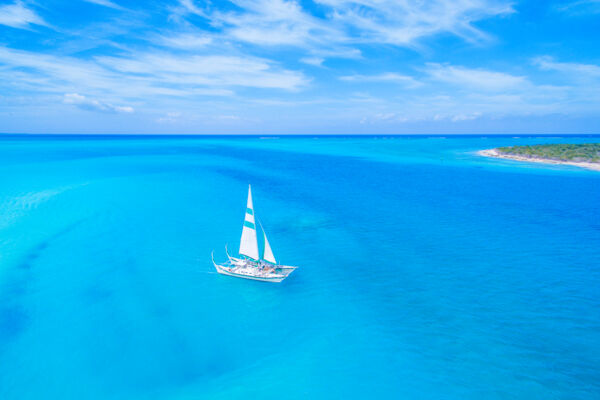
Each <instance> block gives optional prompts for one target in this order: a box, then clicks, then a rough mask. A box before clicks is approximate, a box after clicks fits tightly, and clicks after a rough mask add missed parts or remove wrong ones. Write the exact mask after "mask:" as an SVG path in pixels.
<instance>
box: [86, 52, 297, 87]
mask: <svg viewBox="0 0 600 400" xmlns="http://www.w3.org/2000/svg"><path fill="white" fill-rule="evenodd" d="M96 60H97V61H98V63H99V64H100V65H102V66H104V67H107V68H109V69H111V70H114V71H118V72H120V73H124V74H128V75H133V76H135V77H139V78H142V79H143V78H144V77H153V78H154V79H156V80H159V81H163V82H165V83H169V84H181V85H188V86H190V85H202V86H246V87H254V88H271V89H285V90H296V89H299V88H300V87H302V86H304V85H306V84H307V82H308V81H307V79H306V78H305V77H304V75H302V74H301V73H299V72H295V71H290V70H283V69H279V68H276V67H275V66H274V65H273V63H271V62H270V61H268V60H266V59H261V58H256V57H239V56H220V55H206V56H204V55H173V54H169V53H165V54H160V53H142V54H136V55H135V56H133V57H127V58H125V57H97V58H96Z"/></svg>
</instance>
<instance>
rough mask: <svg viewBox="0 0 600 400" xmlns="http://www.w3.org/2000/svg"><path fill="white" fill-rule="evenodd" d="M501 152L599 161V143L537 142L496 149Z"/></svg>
mask: <svg viewBox="0 0 600 400" xmlns="http://www.w3.org/2000/svg"><path fill="white" fill-rule="evenodd" d="M496 150H497V151H498V152H499V153H501V154H506V155H514V156H520V157H526V158H539V159H545V160H554V161H571V162H592V163H600V143H586V144H537V145H533V146H510V147H499V148H497V149H496Z"/></svg>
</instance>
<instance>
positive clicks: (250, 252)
mask: <svg viewBox="0 0 600 400" xmlns="http://www.w3.org/2000/svg"><path fill="white" fill-rule="evenodd" d="M240 254H242V255H244V256H247V257H250V258H251V259H253V260H255V261H258V241H257V240H256V224H255V222H254V207H253V206H252V189H251V187H250V185H248V203H247V204H246V216H245V218H244V226H243V228H242V238H241V240H240Z"/></svg>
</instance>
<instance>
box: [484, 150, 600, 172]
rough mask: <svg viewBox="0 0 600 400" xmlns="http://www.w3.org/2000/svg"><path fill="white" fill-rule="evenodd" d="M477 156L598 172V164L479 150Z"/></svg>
mask: <svg viewBox="0 0 600 400" xmlns="http://www.w3.org/2000/svg"><path fill="white" fill-rule="evenodd" d="M477 154H479V155H480V156H484V157H494V158H505V159H507V160H515V161H526V162H536V163H543V164H563V165H573V166H575V167H581V168H586V169H592V170H595V171H600V164H599V163H590V162H575V161H560V160H549V159H545V158H538V157H531V158H530V157H524V156H517V155H513V154H502V153H500V152H499V151H498V150H496V149H489V150H480V151H478V152H477Z"/></svg>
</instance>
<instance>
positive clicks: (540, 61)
mask: <svg viewBox="0 0 600 400" xmlns="http://www.w3.org/2000/svg"><path fill="white" fill-rule="evenodd" d="M533 63H534V65H537V66H538V67H539V68H540V69H542V70H545V71H558V72H561V73H564V74H567V75H569V76H570V77H572V78H578V79H581V78H600V66H598V65H594V64H579V63H565V62H557V61H555V60H554V59H553V58H552V57H548V56H545V57H538V58H535V59H534V60H533Z"/></svg>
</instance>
